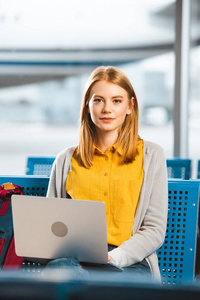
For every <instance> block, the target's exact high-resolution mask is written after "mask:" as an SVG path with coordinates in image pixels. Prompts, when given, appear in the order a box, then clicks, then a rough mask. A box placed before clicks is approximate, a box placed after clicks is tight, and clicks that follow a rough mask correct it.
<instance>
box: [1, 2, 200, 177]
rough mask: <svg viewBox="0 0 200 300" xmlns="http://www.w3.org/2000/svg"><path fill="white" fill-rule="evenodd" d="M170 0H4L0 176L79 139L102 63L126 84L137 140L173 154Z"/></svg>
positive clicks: (198, 31)
mask: <svg viewBox="0 0 200 300" xmlns="http://www.w3.org/2000/svg"><path fill="white" fill-rule="evenodd" d="M190 2H191V17H190V52H189V62H190V64H189V95H188V119H187V122H188V157H189V158H191V159H192V160H193V162H194V163H195V161H197V159H199V158H200V1H199V0H191V1H190ZM175 4H176V1H175V0H174V1H173V0H134V1H133V0H120V1H119V0H84V1H82V0H73V1H69V0H56V1H54V0H48V1H47V0H42V1H41V0H28V1H27V0H0V174H2V175H12V174H17V175H20V174H21V175H23V174H25V169H26V159H27V157H28V156H31V155H43V156H56V154H57V153H58V152H59V151H61V150H62V149H63V148H65V147H68V146H72V145H75V144H76V143H77V141H78V128H79V115H80V105H81V102H82V96H83V91H84V86H85V83H86V80H87V78H88V76H89V74H90V73H91V71H92V70H93V69H94V68H95V67H97V66H99V65H113V66H116V67H118V68H120V69H122V70H123V71H124V72H125V73H126V74H127V75H128V76H129V78H130V80H131V82H132V84H133V87H134V89H135V92H136V95H137V98H138V102H139V108H140V119H139V120H140V130H139V133H140V136H141V137H142V138H144V139H147V140H151V141H154V142H156V143H158V144H160V145H161V146H162V147H163V148H164V150H165V155H166V157H167V158H171V157H173V156H174V103H175V96H174V88H175V87H174V85H175V54H174V43H175V23H176V18H175Z"/></svg>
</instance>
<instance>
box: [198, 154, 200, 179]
mask: <svg viewBox="0 0 200 300" xmlns="http://www.w3.org/2000/svg"><path fill="white" fill-rule="evenodd" d="M197 178H198V179H200V159H199V160H198V165H197Z"/></svg>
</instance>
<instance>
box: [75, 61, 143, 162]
mask: <svg viewBox="0 0 200 300" xmlns="http://www.w3.org/2000/svg"><path fill="white" fill-rule="evenodd" d="M101 80H106V81H108V82H110V83H113V84H116V85H118V86H120V87H122V88H123V89H124V90H126V91H127V93H128V96H129V99H130V101H131V99H132V97H134V107H133V109H132V112H131V113H130V114H129V115H127V116H126V118H125V120H124V123H123V124H122V126H121V130H120V131H119V135H118V139H117V145H118V146H120V147H121V148H122V150H123V156H124V161H125V162H126V163H127V162H131V161H133V160H134V157H135V155H136V145H137V140H138V139H139V136H138V115H139V111H138V102H137V97H136V94H135V91H134V89H133V86H132V84H131V82H130V80H129V79H128V77H127V76H126V74H124V73H123V72H122V71H121V70H119V69H117V68H115V67H111V66H107V67H104V66H101V67H98V68H96V69H95V70H94V71H93V72H92V74H91V75H90V77H89V79H88V81H87V83H86V87H85V93H84V96H83V102H82V108H81V118H80V131H79V145H78V148H77V154H78V155H79V157H80V159H81V162H82V164H83V165H84V166H85V167H86V168H89V167H90V166H92V160H93V146H94V142H95V137H96V130H95V125H94V123H93V122H92V120H91V117H90V114H89V113H88V104H89V100H90V99H89V97H90V91H91V88H92V86H93V85H94V84H95V83H96V82H97V81H101Z"/></svg>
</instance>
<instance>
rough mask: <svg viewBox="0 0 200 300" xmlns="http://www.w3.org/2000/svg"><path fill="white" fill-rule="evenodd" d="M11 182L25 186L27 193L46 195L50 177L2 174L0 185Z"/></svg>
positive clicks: (25, 192)
mask: <svg viewBox="0 0 200 300" xmlns="http://www.w3.org/2000/svg"><path fill="white" fill-rule="evenodd" d="M7 182H11V183H13V184H16V185H19V186H21V187H22V188H24V194H25V195H32V196H46V193H47V188H48V184H49V177H45V176H31V175H30V176H28V175H24V176H0V185H2V184H3V183H7Z"/></svg>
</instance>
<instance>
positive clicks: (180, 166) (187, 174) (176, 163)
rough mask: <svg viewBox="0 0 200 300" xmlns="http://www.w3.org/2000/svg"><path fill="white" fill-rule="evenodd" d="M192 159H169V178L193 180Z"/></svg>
mask: <svg viewBox="0 0 200 300" xmlns="http://www.w3.org/2000/svg"><path fill="white" fill-rule="evenodd" d="M191 162H192V160H191V159H182V158H172V159H167V175H168V178H180V179H186V180H188V179H190V178H191Z"/></svg>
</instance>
